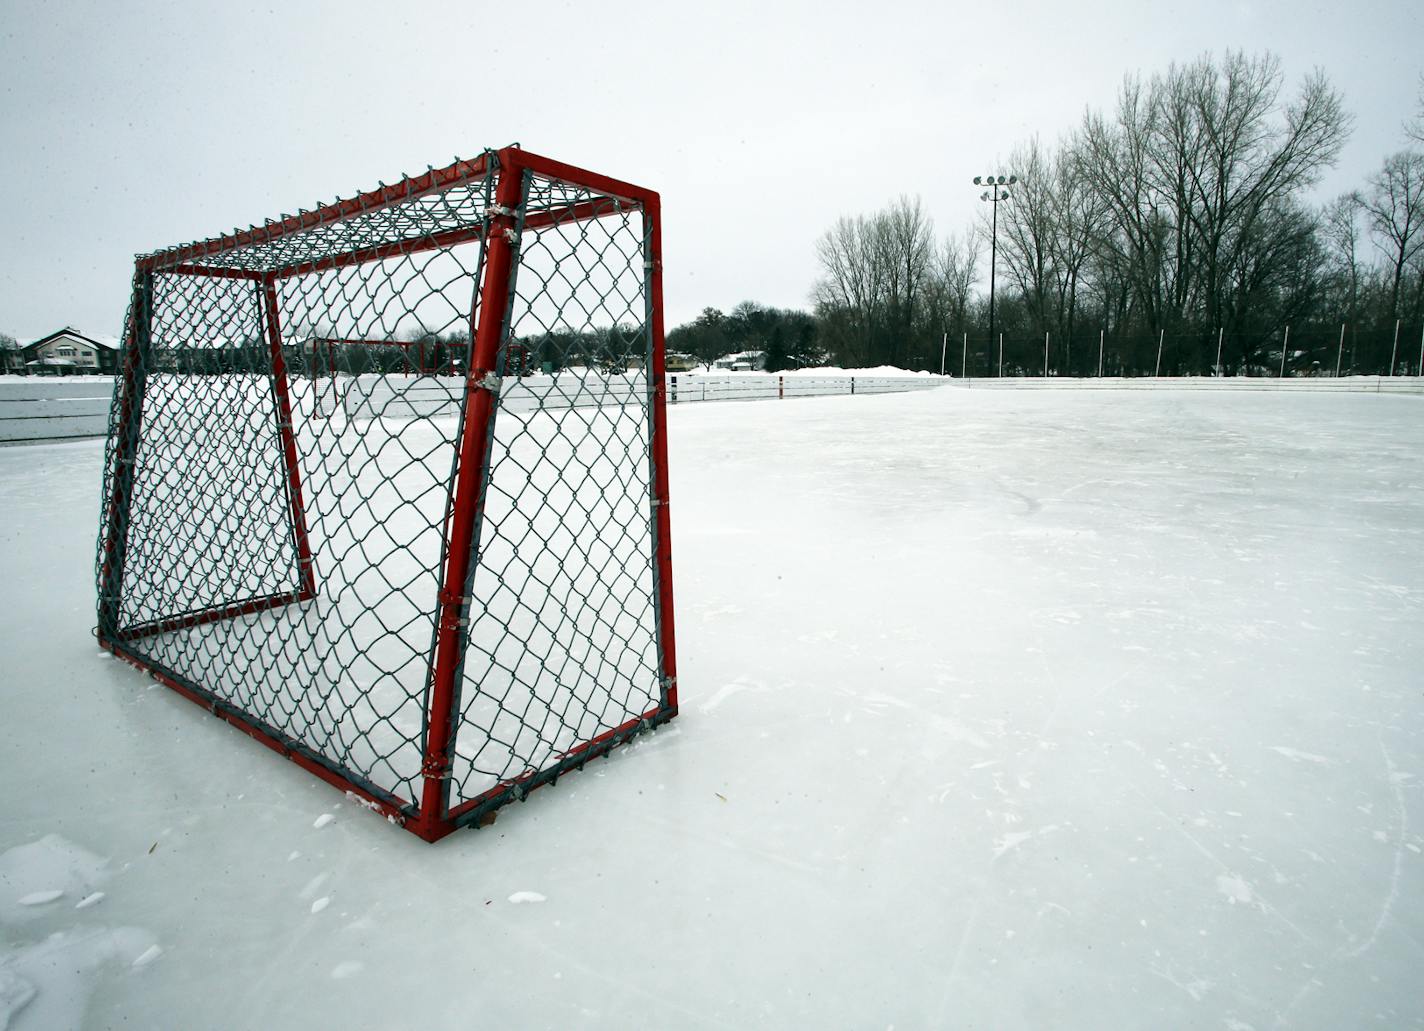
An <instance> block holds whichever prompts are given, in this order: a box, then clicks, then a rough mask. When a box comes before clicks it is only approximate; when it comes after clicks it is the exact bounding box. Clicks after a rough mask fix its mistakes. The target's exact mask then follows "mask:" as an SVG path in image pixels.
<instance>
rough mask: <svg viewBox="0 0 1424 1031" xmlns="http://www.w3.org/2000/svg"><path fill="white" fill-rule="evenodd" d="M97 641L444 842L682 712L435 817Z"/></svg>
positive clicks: (358, 797) (654, 715)
mask: <svg viewBox="0 0 1424 1031" xmlns="http://www.w3.org/2000/svg"><path fill="white" fill-rule="evenodd" d="M98 641H99V646H100V647H101V648H103V649H104V650H106V651H108V652H111V653H112V654H113V655H114V656H115V657H117V658H119V659H122V660H123V661H124V662H126V663H128V664H129V665H130V666H133V667H134V668H136V669H138V670H140V671H142V672H144V673H147V674H148V675H149V676H151V677H152V678H153V679H154V680H156V681H157V682H158V683H160V684H162V685H163V686H164V687H167V688H169V689H171V690H172V691H174V692H175V693H177V694H179V695H181V696H182V697H184V698H186V699H188V701H190V702H192V703H193V704H195V705H198V706H201V707H202V708H203V709H206V710H207V711H208V712H210V713H211V714H212V715H214V716H216V717H217V718H218V719H220V720H222V721H223V722H225V723H228V724H230V725H231V726H233V727H235V728H237V729H238V730H240V731H241V732H242V733H244V734H246V735H247V736H248V737H250V738H252V739H253V740H254V741H257V742H259V743H261V744H263V745H265V746H266V747H267V748H270V749H271V750H272V751H274V752H276V753H277V754H278V755H280V756H282V757H283V758H286V759H289V760H291V761H292V762H294V763H296V764H297V765H298V766H300V767H301V768H302V769H304V770H306V771H307V772H308V773H312V774H315V775H316V776H317V777H319V778H321V779H322V780H323V781H325V782H326V783H328V784H330V785H331V786H332V787H334V788H336V789H338V790H339V791H341V792H343V793H344V794H346V795H347V796H348V797H351V798H352V799H353V800H354V801H355V802H356V803H357V804H358V805H360V806H362V807H363V808H366V809H370V810H371V811H372V812H374V813H377V814H379V815H381V816H384V817H385V818H386V820H387V821H389V822H390V823H393V824H395V825H396V826H398V827H404V828H405V829H406V830H408V831H411V832H412V833H414V834H415V835H416V836H417V837H420V838H422V839H424V840H425V841H429V842H435V841H439V840H440V839H441V838H444V837H446V836H447V835H449V834H451V833H453V832H454V831H457V830H459V829H461V828H463V827H470V828H479V827H481V826H483V825H484V824H485V822H486V818H487V817H488V816H489V815H490V814H491V813H493V812H495V811H496V810H498V809H501V808H503V807H504V806H506V805H509V804H510V803H511V802H522V801H525V800H526V799H528V797H529V793H530V792H532V791H534V790H535V789H537V788H540V787H543V786H545V785H546V784H553V783H554V782H555V781H557V780H558V779H559V778H560V777H562V776H563V775H564V774H566V773H569V772H571V771H573V770H580V769H582V768H583V766H584V764H585V763H587V762H589V761H590V760H592V759H598V758H600V757H602V756H606V755H607V754H608V753H609V752H611V751H612V750H613V749H615V748H617V747H618V746H619V745H621V744H624V743H625V742H627V741H629V740H631V739H632V738H634V737H636V736H637V735H638V734H641V733H643V732H644V731H647V730H652V729H654V728H655V727H658V726H661V725H662V724H664V723H666V722H668V721H669V720H671V719H672V718H673V717H674V716H676V715H677V706H676V705H675V704H670V705H665V706H662V707H660V708H657V709H653V710H650V711H649V712H646V713H644V714H643V715H642V716H639V717H638V718H637V719H633V720H629V721H628V722H627V723H625V724H623V725H622V726H620V727H615V728H614V729H612V730H609V731H606V732H605V733H603V734H600V735H599V736H598V737H595V738H592V739H591V740H589V741H586V742H584V743H583V744H581V745H577V746H575V747H574V748H572V749H570V750H569V751H567V752H565V753H564V754H563V756H562V757H561V758H560V759H559V760H558V761H557V762H555V763H553V764H552V765H550V766H547V767H545V768H544V769H542V770H539V771H537V772H529V773H526V774H523V775H521V776H519V777H516V778H513V779H512V780H506V781H501V782H500V783H499V784H497V785H495V786H494V787H493V788H491V789H490V790H488V791H486V792H485V793H484V794H482V795H480V796H479V797H478V798H473V799H470V800H469V801H468V802H465V803H463V804H461V805H459V806H457V807H455V808H453V809H451V810H450V811H449V813H447V814H446V815H445V816H443V817H436V818H431V817H430V816H429V815H428V814H423V813H421V812H419V810H418V809H417V807H416V805H415V804H414V803H413V802H410V801H408V800H405V799H402V798H399V797H397V796H395V795H392V794H390V793H389V792H386V791H382V790H381V789H380V788H378V787H376V786H375V785H374V784H371V783H370V782H368V781H366V780H364V779H361V778H358V777H353V776H352V775H351V774H350V773H349V772H348V771H346V770H343V769H341V768H340V767H338V766H335V765H334V764H332V763H331V762H329V761H328V760H326V759H325V758H324V757H323V756H321V755H320V754H318V753H316V752H314V751H312V750H311V749H310V748H308V747H306V746H305V745H303V744H301V742H299V741H294V740H293V739H292V738H290V737H289V736H287V735H286V734H283V733H282V732H281V731H280V730H278V729H276V728H275V727H272V726H269V725H267V724H266V723H263V722H262V721H261V720H258V719H255V718H253V717H252V716H250V715H248V714H247V713H245V712H243V711H242V710H241V709H239V708H237V707H236V706H234V705H232V704H231V703H229V702H226V701H224V700H223V699H221V698H219V697H217V696H216V695H214V694H213V693H212V692H210V691H206V690H204V689H203V688H201V687H199V686H198V685H197V684H194V683H193V682H192V681H190V680H188V679H187V678H186V677H183V676H181V675H179V674H177V673H175V672H173V671H172V670H170V669H167V668H165V667H163V666H161V665H159V664H157V663H154V662H151V661H149V660H148V659H146V658H144V657H143V656H142V655H140V654H138V653H137V652H134V651H132V650H130V649H129V648H127V647H126V646H125V645H124V643H123V642H121V641H111V640H109V639H107V638H105V637H102V636H101V637H99V639H98Z"/></svg>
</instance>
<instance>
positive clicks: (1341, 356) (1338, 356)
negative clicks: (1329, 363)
mask: <svg viewBox="0 0 1424 1031" xmlns="http://www.w3.org/2000/svg"><path fill="white" fill-rule="evenodd" d="M1422 353H1424V352H1422ZM1344 360H1345V323H1343V322H1342V323H1340V349H1339V350H1338V351H1336V352H1335V378H1336V379H1339V378H1340V363H1341V362H1342V361H1344Z"/></svg>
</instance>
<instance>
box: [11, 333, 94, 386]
mask: <svg viewBox="0 0 1424 1031" xmlns="http://www.w3.org/2000/svg"><path fill="white" fill-rule="evenodd" d="M118 357H119V345H118V342H117V341H113V340H98V339H95V338H94V337H90V336H85V335H84V334H83V333H81V332H79V331H78V330H77V329H75V328H74V327H72V326H65V327H64V328H63V329H61V330H58V331H57V332H54V333H51V334H50V335H49V336H44V337H40V338H39V339H38V340H36V341H34V342H33V343H30V344H26V345H25V346H24V347H22V348H20V349H19V350H18V351H10V352H7V353H6V355H5V360H6V363H7V368H6V369H5V371H6V372H25V373H45V374H50V375H56V376H66V375H77V374H82V373H91V374H98V375H105V376H112V375H113V374H114V370H115V368H116V367H117V366H118Z"/></svg>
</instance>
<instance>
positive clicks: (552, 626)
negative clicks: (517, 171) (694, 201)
mask: <svg viewBox="0 0 1424 1031" xmlns="http://www.w3.org/2000/svg"><path fill="white" fill-rule="evenodd" d="M525 188H526V200H525V207H526V209H528V210H539V211H551V212H554V213H555V215H554V221H553V222H552V224H550V225H546V226H543V227H541V228H538V229H528V228H526V229H524V231H523V232H522V233H521V236H520V261H519V266H518V270H517V275H516V277H515V280H514V283H513V287H512V294H513V296H512V305H511V315H510V325H511V327H512V330H511V333H510V334H509V335H507V336H506V339H505V341H504V343H503V346H502V347H501V351H500V368H502V369H504V370H506V372H508V371H510V370H515V369H517V367H518V365H519V364H520V363H521V362H523V361H525V360H526V358H527V356H530V355H533V356H536V357H537V360H538V361H539V363H540V368H541V370H542V369H544V368H548V369H549V370H550V373H549V374H548V375H547V376H541V377H539V378H535V379H528V380H515V381H514V382H513V383H510V384H509V386H508V387H507V388H506V389H504V390H502V391H501V400H500V409H501V410H500V416H499V419H498V421H497V422H496V424H495V434H494V440H493V443H492V446H491V455H490V478H489V485H488V488H487V491H486V496H485V509H484V525H483V528H482V531H481V538H480V567H479V571H478V572H477V573H476V576H475V581H474V600H475V604H474V606H473V608H472V611H473V613H474V617H473V618H472V626H471V631H470V647H469V651H468V652H467V654H466V656H465V666H464V679H463V683H462V694H461V697H462V705H461V708H460V727H459V737H458V745H457V749H456V753H455V769H454V782H455V783H454V791H455V794H456V796H457V798H458V800H459V801H461V802H469V801H478V800H480V799H482V798H484V797H486V796H487V795H488V794H489V793H491V792H495V791H498V790H499V786H500V785H501V784H503V783H505V782H508V781H511V780H518V779H520V778H522V777H525V776H527V775H528V774H530V773H531V772H533V771H537V770H539V769H541V768H543V767H544V766H546V765H547V764H549V763H550V762H551V761H556V760H557V759H559V758H560V757H562V756H563V755H565V754H566V753H568V752H569V751H570V750H571V749H573V747H574V746H575V745H577V744H578V743H580V742H584V741H589V740H591V739H594V738H597V737H598V736H600V735H603V734H606V733H609V732H613V731H615V730H616V729H617V728H619V727H622V726H624V725H625V724H627V723H628V722H629V721H632V720H638V719H641V718H643V717H644V716H645V715H649V716H650V715H651V714H652V713H653V712H655V711H656V710H657V708H658V706H659V700H660V694H661V691H660V684H659V679H658V655H657V639H656V635H655V632H654V630H655V626H656V613H655V610H654V608H655V600H654V599H655V594H656V586H655V570H654V568H653V553H652V549H651V548H650V546H649V542H650V541H651V540H652V537H653V532H654V531H653V522H652V504H651V502H652V499H653V493H652V480H651V451H650V448H651V438H650V434H649V428H650V409H651V404H652V398H651V393H650V391H649V376H648V371H647V370H648V368H649V366H650V364H651V360H652V355H651V352H650V350H649V346H648V345H649V340H650V336H649V333H648V331H647V325H646V305H647V296H646V290H645V270H644V260H645V253H646V249H645V240H644V231H643V225H642V221H643V220H642V214H641V213H640V212H639V211H637V210H636V209H634V208H633V207H631V206H630V205H627V204H625V203H622V202H620V201H618V200H616V199H612V198H600V197H597V196H596V195H594V194H593V193H592V192H590V191H588V190H584V189H580V188H577V187H572V186H568V185H566V184H563V183H558V182H553V181H549V180H546V179H542V178H537V177H533V178H531V179H530V181H528V182H527V183H526V187H525ZM575 212H580V213H587V217H583V218H575V217H573V213H575Z"/></svg>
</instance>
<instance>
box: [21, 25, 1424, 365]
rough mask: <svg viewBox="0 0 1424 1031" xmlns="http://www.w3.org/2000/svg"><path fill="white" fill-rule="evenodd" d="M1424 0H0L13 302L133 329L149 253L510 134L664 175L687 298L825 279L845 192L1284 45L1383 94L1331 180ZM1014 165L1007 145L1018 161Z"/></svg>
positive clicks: (1410, 81)
mask: <svg viewBox="0 0 1424 1031" xmlns="http://www.w3.org/2000/svg"><path fill="white" fill-rule="evenodd" d="M1421 12H1424V4H1421V3H1420V2H1419V0H1388V2H1385V0H1373V2H1372V0H1363V2H1360V0H1357V2H1353V3H1345V4H1340V3H1329V4H1325V3H1300V2H1295V3H1291V2H1252V3H1225V2H1218V0H1201V2H1193V3H1186V2H1176V3H1171V4H1155V3H1151V2H1136V3H1134V2H1129V0H1080V2H1076V3H1064V2H1038V0H1036V2H1033V3H1019V4H1015V3H1002V4H998V5H991V4H988V3H981V4H973V5H970V4H960V3H945V2H938V3H897V2H889V0H867V2H864V3H854V4H835V3H825V2H822V3H804V4H803V3H795V4H792V3H785V4H781V3H775V2H772V0H758V2H751V3H743V2H736V3H716V2H714V3H706V4H690V3H677V2H667V3H648V4H636V3H618V2H605V3H588V4H574V3H570V4H557V3H547V4H521V3H504V4H484V3H463V4H451V5H448V7H443V8H442V5H438V4H433V3H424V4H417V3H408V4H400V3H391V2H385V3H380V4H374V3H372V4H364V3H354V2H344V3H330V4H315V3H301V2H296V0H288V2H284V3H281V4H274V5H270V6H269V5H266V4H261V5H252V4H242V3H221V4H219V3H207V2H203V0H188V2H185V3H172V4H169V3H114V2H107V3H94V4H86V3H63V2H50V3H23V2H16V0H0V184H3V196H0V245H3V251H0V332H9V333H11V334H13V335H15V336H18V337H21V338H24V337H35V336H39V335H42V334H44V333H48V332H50V331H51V330H54V329H57V328H59V327H61V326H63V325H66V324H69V325H73V326H76V327H78V328H79V329H81V330H85V331H88V332H90V333H95V334H105V335H117V334H118V332H119V330H120V324H121V322H122V319H123V312H124V306H125V304H126V301H127V292H128V283H129V275H130V272H131V264H132V259H133V255H134V254H135V253H136V252H141V251H149V250H154V249H157V248H158V247H161V246H166V245H169V244H174V243H179V242H185V241H188V240H191V239H195V238H201V237H206V236H210V235H213V234H215V233H218V232H222V231H225V230H228V229H230V228H231V227H233V226H235V225H241V226H247V225H248V224H250V223H252V222H255V221H261V220H262V219H264V218H267V217H271V216H275V215H277V214H280V213H283V212H288V211H292V210H294V209H295V208H296V207H298V206H304V207H310V206H312V205H313V204H314V203H316V202H318V201H323V200H329V199H331V198H332V197H333V196H335V195H338V194H339V195H342V196H349V195H350V194H352V193H355V192H358V191H360V190H363V189H367V188H370V187H371V186H373V185H374V184H375V183H376V182H377V180H384V181H386V182H389V181H391V180H392V179H394V178H397V177H399V175H400V174H401V173H402V172H415V171H421V170H424V168H425V167H426V166H427V165H429V164H434V165H441V164H445V163H448V162H449V161H450V160H451V159H452V158H453V157H455V156H457V155H458V156H460V157H467V156H472V155H474V154H476V153H478V152H479V151H480V150H482V149H483V148H485V147H499V146H502V145H504V144H506V143H509V142H512V141H518V142H520V143H521V144H522V145H523V146H524V147H525V148H527V149H529V150H534V151H537V152H540V153H543V154H547V155H549V156H551V157H556V158H559V159H561V160H565V161H569V162H572V163H574V164H580V165H585V166H587V167H591V168H594V169H596V170H598V171H602V172H606V173H608V174H610V175H614V176H617V177H619V178H623V179H627V180H631V181H633V182H636V183H639V184H641V185H645V186H648V187H651V188H653V189H656V190H659V191H660V192H661V193H662V196H663V209H664V240H665V260H666V268H667V279H666V300H667V306H668V317H669V325H676V324H678V323H680V322H683V321H685V320H687V319H689V318H691V317H693V316H695V315H696V313H697V312H698V311H699V310H701V309H702V308H703V307H704V306H707V305H711V306H715V307H719V308H723V309H724V310H725V309H728V308H730V307H732V306H733V305H734V304H736V303H737V302H738V301H741V300H747V299H751V300H756V301H760V302H762V303H764V304H774V305H778V306H788V307H789V306H796V307H805V306H807V305H808V304H809V300H808V294H809V292H810V289H811V286H812V283H813V282H814V280H815V278H816V275H817V267H816V261H815V254H814V244H815V240H816V237H817V236H819V235H820V234H821V233H822V232H824V230H825V229H826V228H827V227H828V226H829V225H830V223H831V222H833V221H834V220H835V218H836V217H837V216H839V215H842V214H856V213H859V212H866V211H871V210H874V209H876V208H878V207H880V206H882V205H883V204H885V203H886V202H887V201H889V200H891V199H892V198H894V197H895V196H897V195H899V194H901V193H905V194H911V195H913V194H919V195H920V196H921V197H922V198H923V199H924V201H925V204H926V206H927V208H928V210H929V212H930V214H931V215H932V216H933V217H934V219H935V223H936V226H937V228H938V229H939V230H940V232H941V233H945V232H948V231H951V230H956V231H958V230H962V229H963V228H964V227H966V226H967V225H968V224H969V223H970V221H971V220H972V219H973V218H974V216H975V213H976V212H975V207H976V203H977V201H976V198H977V196H978V193H979V191H978V190H977V189H975V188H974V187H973V186H972V185H971V184H970V179H972V178H973V176H974V175H975V174H979V173H984V172H989V171H996V170H999V169H1000V165H999V163H998V161H997V159H1000V158H1002V157H1003V156H1005V155H1007V154H1008V152H1009V151H1010V149H1012V147H1013V146H1014V145H1015V144H1016V143H1018V142H1020V141H1022V140H1024V139H1026V138H1027V137H1029V136H1031V135H1033V134H1035V133H1037V134H1039V135H1040V136H1041V137H1042V138H1043V139H1044V140H1045V141H1049V142H1051V141H1053V140H1054V139H1056V138H1057V137H1058V136H1059V135H1060V134H1061V133H1063V132H1064V131H1066V130H1068V129H1070V128H1071V127H1073V126H1074V125H1076V124H1077V123H1078V121H1079V120H1080V118H1081V116H1082V113H1083V111H1084V109H1085V108H1087V107H1093V108H1100V109H1106V108H1109V107H1111V105H1112V103H1113V98H1114V95H1115V93H1116V91H1117V89H1118V87H1119V85H1120V84H1121V82H1122V78H1123V75H1124V74H1125V73H1126V72H1129V71H1141V72H1143V73H1151V72H1153V71H1155V70H1162V69H1165V68H1166V67H1167V65H1168V64H1169V63H1170V62H1172V61H1174V60H1175V61H1179V62H1180V61H1187V60H1190V59H1192V58H1194V57H1196V56H1197V55H1199V54H1201V53H1202V52H1204V51H1207V50H1212V51H1216V52H1221V51H1222V50H1224V49H1227V48H1244V49H1246V50H1248V51H1252V52H1259V51H1262V50H1270V51H1273V52H1275V53H1276V54H1278V55H1279V56H1280V58H1281V60H1282V65H1283V70H1284V72H1285V74H1286V76H1287V79H1288V82H1289V83H1290V84H1291V87H1292V88H1293V87H1294V85H1295V84H1297V83H1299V81H1300V79H1301V78H1302V76H1303V75H1304V74H1305V73H1307V72H1308V71H1309V70H1310V69H1311V68H1312V67H1314V66H1317V65H1318V66H1321V67H1323V68H1324V69H1325V70H1326V71H1327V72H1328V73H1329V75H1330V77H1331V79H1332V81H1333V82H1334V84H1335V85H1336V86H1337V87H1338V88H1339V89H1341V90H1342V91H1343V93H1344V95H1345V99H1346V104H1347V107H1348V109H1349V110H1350V111H1351V112H1352V113H1353V114H1354V116H1355V119H1356V124H1355V131H1354V134H1353V136H1352V138H1351V140H1350V143H1349V144H1348V146H1347V147H1346V148H1345V151H1344V153H1343V155H1342V157H1341V161H1340V163H1339V165H1338V166H1337V168H1336V169H1335V170H1334V171H1333V172H1332V173H1331V175H1330V176H1329V178H1328V180H1327V181H1326V183H1325V184H1324V185H1323V186H1322V190H1321V195H1322V196H1326V195H1333V194H1334V193H1337V192H1339V191H1340V190H1342V189H1345V188H1347V187H1348V186H1350V185H1352V184H1353V183H1354V182H1357V181H1358V180H1360V179H1362V178H1364V177H1365V176H1367V175H1369V174H1370V173H1371V172H1372V171H1373V170H1374V169H1375V167H1376V166H1377V165H1378V163H1379V161H1380V159H1381V158H1383V157H1384V155H1385V154H1387V153H1389V152H1390V151H1392V150H1395V149H1398V148H1399V147H1400V146H1401V145H1402V144H1403V137H1402V134H1401V131H1400V126H1401V123H1402V122H1403V121H1404V120H1405V119H1406V118H1408V117H1409V116H1410V114H1411V112H1412V111H1413V109H1414V105H1415V98H1416V96H1417V94H1418V82H1419V76H1420V74H1421V72H1424V14H1422V13H1421ZM1008 171H1011V170H1008Z"/></svg>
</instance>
